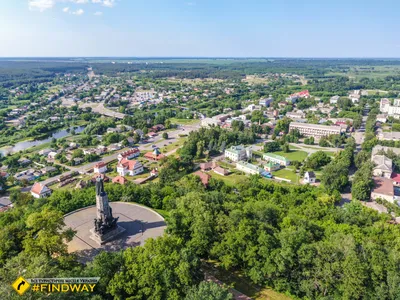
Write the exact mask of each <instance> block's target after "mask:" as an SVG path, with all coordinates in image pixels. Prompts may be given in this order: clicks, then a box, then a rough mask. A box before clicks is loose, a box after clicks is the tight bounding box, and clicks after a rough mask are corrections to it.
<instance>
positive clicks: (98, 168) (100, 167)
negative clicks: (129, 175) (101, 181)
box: [93, 161, 107, 174]
mask: <svg viewBox="0 0 400 300" xmlns="http://www.w3.org/2000/svg"><path fill="white" fill-rule="evenodd" d="M105 172H107V165H106V164H105V163H104V162H103V161H101V162H99V163H97V164H95V165H94V168H93V173H99V174H104V173H105Z"/></svg>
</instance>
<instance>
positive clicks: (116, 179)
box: [112, 175, 128, 185]
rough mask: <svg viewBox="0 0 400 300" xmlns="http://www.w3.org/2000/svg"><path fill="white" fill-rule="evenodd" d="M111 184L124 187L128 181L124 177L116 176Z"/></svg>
mask: <svg viewBox="0 0 400 300" xmlns="http://www.w3.org/2000/svg"><path fill="white" fill-rule="evenodd" d="M112 182H113V183H119V184H122V185H124V184H126V183H127V182H128V180H127V179H126V178H125V177H124V176H120V175H118V176H117V177H114V179H113V180H112Z"/></svg>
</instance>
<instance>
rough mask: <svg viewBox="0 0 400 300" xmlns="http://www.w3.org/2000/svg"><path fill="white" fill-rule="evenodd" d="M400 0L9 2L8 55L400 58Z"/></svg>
mask: <svg viewBox="0 0 400 300" xmlns="http://www.w3.org/2000/svg"><path fill="white" fill-rule="evenodd" d="M399 11H400V1H398V0H379V1H378V0H246V1H243V0H240V1H239V0H187V1H185V0H0V57H119V56H125V57H396V58H397V57H400V22H399V15H398V12H399Z"/></svg>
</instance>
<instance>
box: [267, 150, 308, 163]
mask: <svg viewBox="0 0 400 300" xmlns="http://www.w3.org/2000/svg"><path fill="white" fill-rule="evenodd" d="M274 154H277V155H281V156H283V157H286V158H287V159H289V160H291V161H293V160H297V161H304V160H305V159H306V157H307V155H308V153H307V152H305V151H301V150H295V151H290V152H288V153H284V152H283V151H279V152H274Z"/></svg>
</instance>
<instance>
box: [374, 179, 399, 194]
mask: <svg viewBox="0 0 400 300" xmlns="http://www.w3.org/2000/svg"><path fill="white" fill-rule="evenodd" d="M372 192H373V193H377V194H382V195H388V196H393V195H394V189H393V182H392V180H391V179H388V178H383V177H374V188H373V189H372Z"/></svg>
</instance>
